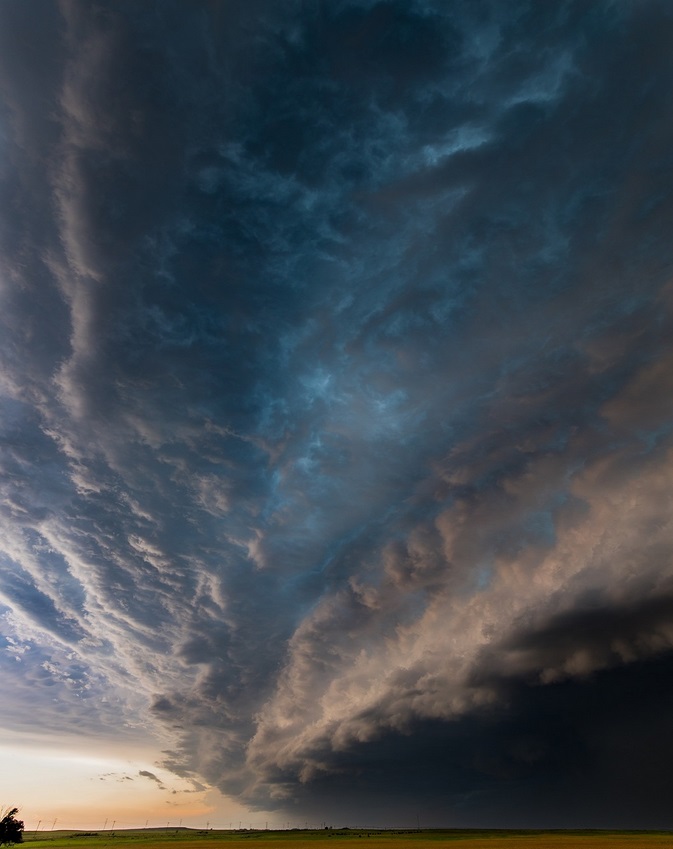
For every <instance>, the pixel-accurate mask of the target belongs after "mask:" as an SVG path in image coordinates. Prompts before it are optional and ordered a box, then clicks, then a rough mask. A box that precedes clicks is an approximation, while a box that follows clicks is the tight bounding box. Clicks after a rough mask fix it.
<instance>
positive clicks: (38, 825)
mask: <svg viewBox="0 0 673 849" xmlns="http://www.w3.org/2000/svg"><path fill="white" fill-rule="evenodd" d="M41 822H42V820H38V821H37V828H36V829H35V834H37V833H38V831H39V830H40V824H41Z"/></svg>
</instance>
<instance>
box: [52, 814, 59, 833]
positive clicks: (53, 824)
mask: <svg viewBox="0 0 673 849" xmlns="http://www.w3.org/2000/svg"><path fill="white" fill-rule="evenodd" d="M57 819H58V817H56V819H55V820H54V822H53V823H52V824H51V830H52V831H53V830H54V826H55V825H56V820H57Z"/></svg>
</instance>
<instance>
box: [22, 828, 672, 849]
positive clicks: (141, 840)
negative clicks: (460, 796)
mask: <svg viewBox="0 0 673 849" xmlns="http://www.w3.org/2000/svg"><path fill="white" fill-rule="evenodd" d="M24 842H25V843H30V849H41V847H43V849H354V847H355V846H358V847H360V846H361V847H363V849H424V847H428V849H438V844H447V845H448V844H450V849H519V847H520V849H673V832H655V831H509V830H507V831H501V830H498V831H478V830H469V831H465V830H453V829H446V830H443V829H429V830H425V831H424V830H421V831H393V830H391V831H375V830H369V831H368V830H366V829H355V828H354V829H343V830H342V829H338V830H337V829H334V830H329V831H327V830H324V831H302V830H298V831H247V832H245V831H243V832H241V831H216V830H210V831H199V830H197V829H187V828H183V829H177V830H176V829H146V830H145V829H140V830H137V831H135V830H126V831H115V832H111V831H100V832H82V831H79V832H78V831H50V832H48V833H43V834H39V833H38V834H34V833H32V832H27V833H26V834H25V835H24ZM319 844H322V845H319Z"/></svg>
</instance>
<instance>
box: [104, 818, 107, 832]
mask: <svg viewBox="0 0 673 849" xmlns="http://www.w3.org/2000/svg"><path fill="white" fill-rule="evenodd" d="M106 828H107V817H105V822H104V824H103V831H105V829H106Z"/></svg>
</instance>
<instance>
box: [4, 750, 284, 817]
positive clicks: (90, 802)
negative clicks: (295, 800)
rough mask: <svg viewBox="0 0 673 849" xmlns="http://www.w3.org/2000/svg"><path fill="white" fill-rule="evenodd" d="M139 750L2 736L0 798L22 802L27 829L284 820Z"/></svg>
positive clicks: (21, 812)
mask: <svg viewBox="0 0 673 849" xmlns="http://www.w3.org/2000/svg"><path fill="white" fill-rule="evenodd" d="M89 743H90V741H89ZM154 754H155V755H156V753H154ZM137 755H138V756H137V757H136V758H132V757H128V756H127V753H119V754H117V755H115V754H114V753H113V752H111V751H106V750H105V749H103V750H102V751H101V752H100V753H99V754H97V755H92V754H91V753H89V754H84V752H79V751H77V750H76V749H74V750H68V749H66V748H62V749H59V748H49V749H46V750H45V749H39V748H37V747H31V746H28V747H26V746H21V745H16V744H11V743H9V744H8V743H4V742H0V758H1V759H2V762H3V763H4V764H6V765H7V766H8V768H7V769H6V770H3V774H2V776H0V805H1V806H2V807H3V808H6V807H18V808H19V818H20V819H22V820H23V821H24V824H25V830H26V831H27V832H32V831H35V830H37V829H38V828H39V830H40V831H49V830H51V829H59V828H72V829H84V830H103V829H104V828H107V829H111V828H113V826H114V828H116V829H121V828H142V827H145V826H146V825H147V826H148V827H150V828H151V827H165V826H167V825H171V826H178V825H180V824H182V825H183V826H189V827H192V828H205V827H207V826H210V827H212V828H230V827H232V828H238V827H239V824H242V825H243V827H246V828H247V827H249V826H250V825H252V826H253V827H262V828H263V827H264V826H265V824H266V823H267V822H268V823H269V825H270V826H271V825H272V824H273V826H279V825H281V823H280V822H278V823H276V822H275V820H280V817H279V815H278V814H276V815H273V814H266V813H264V812H262V813H260V812H251V811H249V810H248V809H247V808H245V807H243V806H242V805H239V804H238V803H237V802H235V801H234V800H232V799H229V798H227V797H225V796H223V795H222V794H221V793H220V792H219V791H218V790H217V789H216V788H208V789H206V790H200V791H199V790H195V789H194V788H193V786H192V785H191V783H190V782H189V781H187V780H185V779H183V778H180V777H179V776H177V775H174V774H173V773H171V772H169V771H168V770H165V769H162V768H161V767H158V766H157V765H156V763H155V761H154V760H153V759H152V756H151V755H152V753H151V751H149V750H148V751H142V750H141V751H139V752H138V753H137ZM141 772H148V773H151V774H152V775H154V776H155V777H156V779H157V780H155V779H153V778H151V777H149V776H143V775H141V774H140V773H141Z"/></svg>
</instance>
